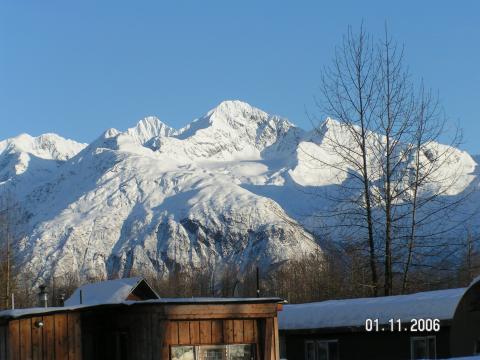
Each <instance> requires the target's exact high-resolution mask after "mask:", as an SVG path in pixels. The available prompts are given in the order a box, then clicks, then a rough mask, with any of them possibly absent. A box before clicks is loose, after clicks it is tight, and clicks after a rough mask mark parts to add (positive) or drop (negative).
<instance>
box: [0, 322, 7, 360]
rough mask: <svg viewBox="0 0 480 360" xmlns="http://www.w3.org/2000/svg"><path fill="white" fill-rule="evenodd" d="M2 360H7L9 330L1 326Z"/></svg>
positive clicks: (0, 356) (0, 351)
mask: <svg viewBox="0 0 480 360" xmlns="http://www.w3.org/2000/svg"><path fill="white" fill-rule="evenodd" d="M0 360H7V328H6V327H5V326H0Z"/></svg>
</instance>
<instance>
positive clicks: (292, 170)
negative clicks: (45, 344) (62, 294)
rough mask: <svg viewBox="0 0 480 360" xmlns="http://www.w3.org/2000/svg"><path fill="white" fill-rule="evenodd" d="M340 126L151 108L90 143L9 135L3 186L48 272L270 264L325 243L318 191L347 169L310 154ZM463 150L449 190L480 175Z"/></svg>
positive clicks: (2, 154) (37, 265) (25, 240)
mask: <svg viewBox="0 0 480 360" xmlns="http://www.w3.org/2000/svg"><path fill="white" fill-rule="evenodd" d="M341 130H342V129H341V127H340V125H339V124H338V123H337V122H336V121H334V120H331V119H328V120H327V121H325V123H324V124H323V126H322V129H321V131H320V132H307V131H304V130H302V129H300V128H298V127H296V126H294V125H293V124H292V123H290V122H289V121H288V120H286V119H284V118H281V117H278V116H272V115H269V114H267V113H265V112H263V111H261V110H259V109H256V108H254V107H252V106H250V105H248V104H246V103H243V102H240V101H225V102H223V103H221V104H220V105H219V106H217V107H216V108H215V109H213V110H211V111H209V112H208V113H207V114H206V115H205V116H203V117H201V118H199V119H197V120H194V121H193V122H191V123H190V124H189V125H187V126H186V127H184V128H182V129H180V130H176V129H173V128H171V127H169V126H168V125H166V124H164V123H163V122H161V121H160V120H159V119H157V118H156V117H147V118H145V119H143V120H141V121H140V122H139V123H138V124H137V125H136V126H135V127H133V128H130V129H128V130H126V131H124V132H121V131H118V130H116V129H109V130H107V131H105V133H104V134H102V135H101V136H100V137H99V138H98V139H96V140H95V141H93V142H92V143H91V144H89V145H86V144H79V143H76V142H74V141H72V140H66V139H63V138H61V137H59V136H57V135H54V134H46V135H42V136H40V137H37V138H32V137H30V136H28V135H20V136H19V137H17V138H14V139H8V140H5V141H2V142H0V191H3V193H6V192H8V193H10V194H12V195H13V196H14V197H15V198H16V199H17V200H18V201H19V203H20V207H21V208H22V209H23V210H24V211H25V215H24V216H23V219H22V220H23V224H22V230H21V233H22V234H23V236H22V238H21V241H20V242H19V243H18V246H17V249H18V259H19V261H20V262H21V263H22V268H24V269H25V270H26V271H31V272H32V273H34V274H38V276H39V277H43V278H46V277H50V276H52V275H54V276H62V275H63V274H65V273H67V272H68V273H78V274H79V275H80V276H82V277H87V278H88V277H97V276H112V275H119V276H123V275H128V274H129V273H130V272H131V271H132V270H133V271H139V272H152V273H166V272H168V271H169V270H170V269H172V268H173V267H174V266H175V265H176V264H179V265H181V266H187V267H193V268H200V267H204V266H210V267H214V266H221V265H222V264H235V265H236V266H238V268H239V269H243V268H247V267H249V266H251V265H252V264H257V263H259V264H261V266H262V268H265V269H266V268H269V267H270V266H273V265H275V264H279V263H282V262H284V261H286V260H288V259H294V258H296V257H298V256H302V255H303V254H308V253H312V252H316V251H320V252H321V247H320V245H319V244H320V241H319V239H318V238H315V237H314V236H313V235H312V234H313V232H314V229H315V225H314V221H315V220H314V219H315V216H314V215H315V212H316V211H317V210H318V209H319V208H321V207H322V206H323V207H324V206H331V204H327V203H321V204H319V199H318V198H317V197H314V196H312V195H311V192H310V190H311V189H318V188H325V187H329V186H334V185H335V184H338V183H340V182H342V181H344V180H345V178H344V176H345V175H344V174H343V173H341V172H338V173H337V172H334V171H330V170H329V171H327V170H325V169H324V168H319V167H318V166H315V163H314V162H312V159H311V157H309V156H308V154H311V153H315V154H316V156H320V157H322V156H332V155H331V154H330V153H328V152H327V150H326V149H325V141H326V139H327V138H328V136H327V135H328V132H338V131H341ZM345 141H348V138H345ZM455 151H456V153H455V154H456V156H457V160H458V161H456V164H457V166H458V164H460V165H461V172H462V176H461V180H460V182H459V185H458V188H457V189H456V190H455V191H454V193H452V196H453V195H455V194H457V193H461V192H462V191H464V190H465V189H467V188H468V187H471V186H478V180H477V177H476V176H477V175H476V174H475V173H474V170H475V167H476V162H475V161H474V160H473V159H472V157H470V155H468V154H467V153H465V152H462V151H460V150H458V151H457V150H455ZM445 171H449V170H448V169H445ZM479 223H480V221H479Z"/></svg>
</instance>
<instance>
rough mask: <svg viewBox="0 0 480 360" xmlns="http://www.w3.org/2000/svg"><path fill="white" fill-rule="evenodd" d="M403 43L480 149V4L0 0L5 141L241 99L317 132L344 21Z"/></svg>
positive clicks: (77, 132) (189, 113)
mask: <svg viewBox="0 0 480 360" xmlns="http://www.w3.org/2000/svg"><path fill="white" fill-rule="evenodd" d="M362 19H363V20H364V22H365V24H366V26H367V28H368V29H369V30H370V31H371V32H373V33H374V34H380V33H381V31H382V30H383V25H384V22H385V21H387V22H388V24H389V28H390V32H391V33H392V35H393V36H394V37H395V38H396V39H397V40H398V41H399V42H401V43H404V44H405V46H406V60H407V62H408V65H409V67H410V70H411V72H412V74H413V76H414V77H415V78H417V79H420V78H422V77H423V79H424V80H425V82H426V84H427V85H428V86H430V87H432V88H433V89H435V90H438V92H439V94H440V97H441V99H442V102H443V105H444V107H445V110H446V112H447V114H448V115H449V116H450V117H451V118H452V119H453V121H455V122H458V123H459V124H460V126H461V127H462V128H463V130H464V143H463V145H462V148H463V149H466V150H468V151H470V152H472V153H475V154H477V153H480V141H478V137H479V135H480V111H479V105H480V2H478V1H474V0H472V1H457V2H452V1H433V0H432V1H395V2H394V1H385V0H383V1H368V0H364V1H296V2H293V1H282V0H277V1H269V0H263V1H254V0H242V1H226V0H222V1H220V0H218V1H217V0H215V1H214V0H204V1H193V0H192V1H186V0H178V1H168V2H167V1H121V0H116V1H107V0H102V1H97V0H95V1H93V0H81V1H80V0H78V1H73V0H72V1H65V0H58V1H54V0H44V1H34V0H30V1H28V0H24V1H18V0H2V1H0V125H1V126H0V139H3V138H7V137H11V136H14V135H17V134H19V133H22V132H27V133H30V134H32V135H39V134H41V133H44V132H56V133H58V134H60V135H62V136H65V137H69V138H74V139H76V140H80V141H85V142H88V141H91V140H93V139H94V138H96V137H97V136H98V135H99V134H100V133H101V132H102V131H103V130H105V129H107V128H110V127H115V128H117V129H119V130H123V129H126V128H127V127H131V126H133V125H134V124H135V123H136V122H137V121H138V120H139V119H141V118H143V117H145V116H147V115H156V116H158V117H159V118H160V119H161V120H162V121H164V122H166V123H168V124H169V125H171V126H173V127H181V126H183V125H185V124H186V123H188V122H190V121H191V120H192V119H194V118H196V117H198V116H201V115H203V114H204V113H205V112H206V111H208V110H209V109H211V108H212V107H214V106H215V105H217V104H218V103H219V102H221V101H222V100H225V99H241V100H244V101H247V102H249V103H251V104H252V105H255V106H258V107H260V108H262V109H264V110H266V111H267V112H272V113H276V114H279V115H282V116H286V117H288V118H289V119H290V120H291V121H293V122H294V123H296V124H297V125H299V126H301V127H304V128H307V129H308V128H310V127H311V125H310V122H309V120H308V118H307V116H306V115H305V109H308V110H309V111H311V112H314V111H315V107H314V103H313V96H314V95H315V94H317V93H318V84H319V77H320V72H321V69H322V67H323V66H324V65H328V64H329V63H330V62H331V60H332V57H333V51H334V47H335V45H336V44H339V43H340V41H341V37H342V34H343V33H345V31H346V29H347V26H348V25H352V26H354V27H358V25H359V24H360V22H361V21H362Z"/></svg>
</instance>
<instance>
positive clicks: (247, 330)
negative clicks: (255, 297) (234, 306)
mask: <svg viewBox="0 0 480 360" xmlns="http://www.w3.org/2000/svg"><path fill="white" fill-rule="evenodd" d="M254 322H255V321H254V320H243V342H244V343H246V344H253V343H255V342H256V339H255V329H254Z"/></svg>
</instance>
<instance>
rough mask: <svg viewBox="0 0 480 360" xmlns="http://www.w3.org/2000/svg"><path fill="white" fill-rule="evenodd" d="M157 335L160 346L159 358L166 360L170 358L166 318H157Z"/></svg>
mask: <svg viewBox="0 0 480 360" xmlns="http://www.w3.org/2000/svg"><path fill="white" fill-rule="evenodd" d="M157 321H158V337H159V343H160V344H161V347H162V352H161V358H160V359H161V360H168V359H169V358H170V354H169V350H170V348H169V338H168V328H169V321H167V320H158V319H157Z"/></svg>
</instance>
